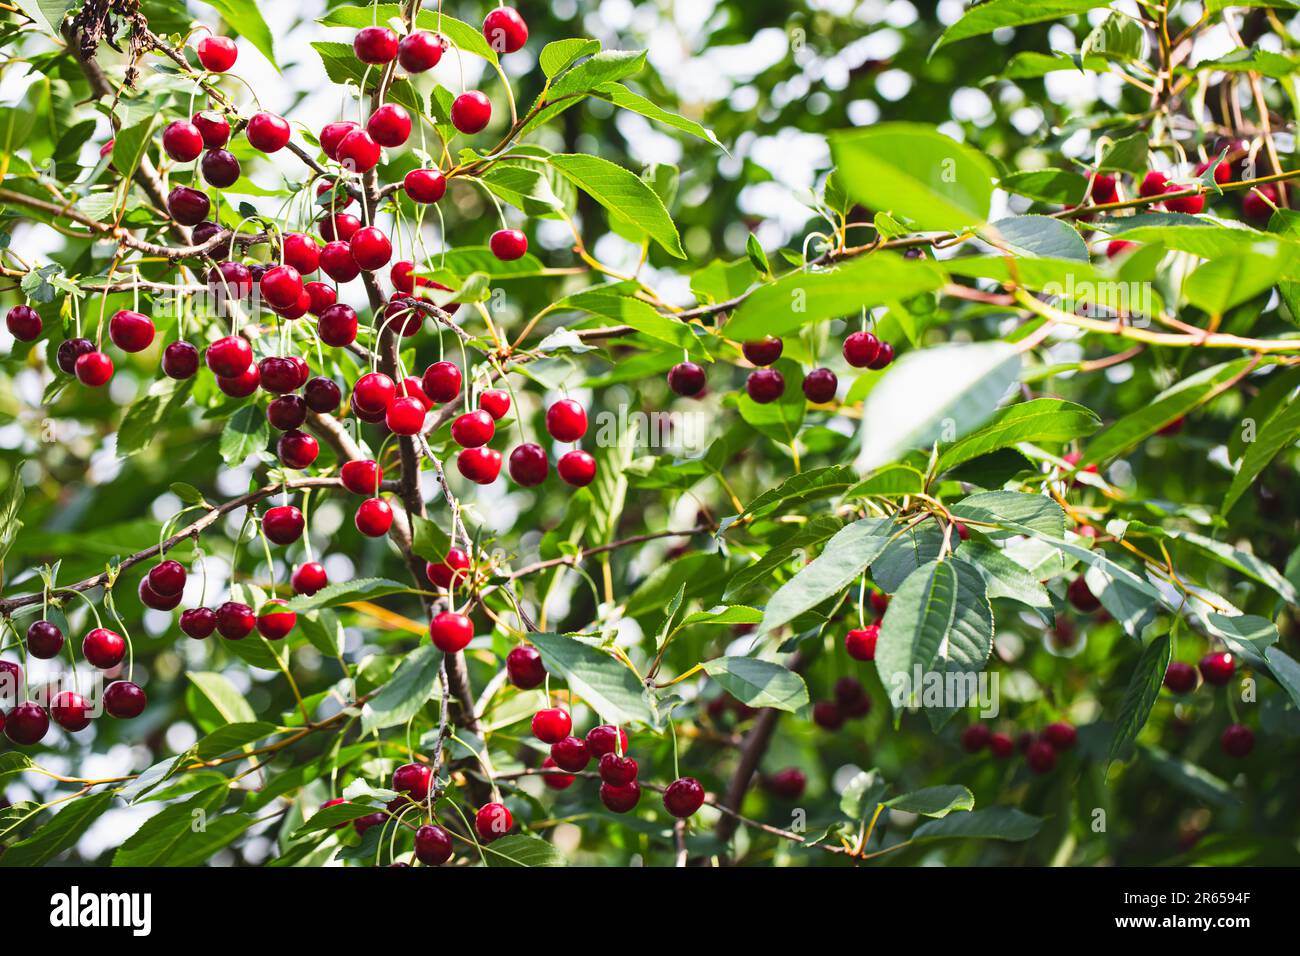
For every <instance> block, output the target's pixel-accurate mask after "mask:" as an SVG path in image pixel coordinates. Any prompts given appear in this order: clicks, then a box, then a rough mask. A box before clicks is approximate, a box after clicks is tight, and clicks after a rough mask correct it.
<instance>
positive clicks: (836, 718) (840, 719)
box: [812, 700, 844, 730]
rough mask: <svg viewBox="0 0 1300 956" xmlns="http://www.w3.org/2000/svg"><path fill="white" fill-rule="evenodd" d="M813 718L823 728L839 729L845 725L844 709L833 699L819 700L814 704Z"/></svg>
mask: <svg viewBox="0 0 1300 956" xmlns="http://www.w3.org/2000/svg"><path fill="white" fill-rule="evenodd" d="M812 718H813V723H815V724H816V725H817V726H818V727H820V728H822V730H839V729H840V728H841V727H843V726H844V711H842V710H840V705H839V704H837V703H835V701H833V700H819V701H818V702H817V703H815V704H813V710H812Z"/></svg>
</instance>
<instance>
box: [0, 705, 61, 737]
mask: <svg viewBox="0 0 1300 956" xmlns="http://www.w3.org/2000/svg"><path fill="white" fill-rule="evenodd" d="M0 726H3V727H4V730H5V736H6V737H8V738H9V739H10V740H11V741H13V742H14V743H16V744H18V745H19V746H21V747H30V746H31V745H32V744H38V743H40V742H41V740H42V739H43V738H44V737H45V735H46V734H47V733H49V730H50V715H49V714H47V713H46V712H45V708H44V707H42V706H41V705H40V704H36V703H33V702H32V701H30V700H29V701H27V702H25V703H22V704H19V705H18V706H17V707H15V708H14V709H13V710H11V711H9V714H8V716H7V717H6V718H5V720H4V722H3V724H0Z"/></svg>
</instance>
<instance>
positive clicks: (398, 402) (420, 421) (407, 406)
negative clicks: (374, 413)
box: [384, 395, 428, 435]
mask: <svg viewBox="0 0 1300 956" xmlns="http://www.w3.org/2000/svg"><path fill="white" fill-rule="evenodd" d="M427 411H428V409H426V408H425V407H424V403H423V402H421V401H420V400H419V399H418V398H415V397H414V396H407V395H399V396H397V397H396V398H394V399H393V400H392V401H391V402H390V403H389V405H388V411H387V412H385V414H384V420H385V422H386V423H387V424H388V429H389V431H391V432H393V434H395V435H415V434H418V433H419V432H420V431H421V430H422V429H423V428H424V416H425V414H426V413H427Z"/></svg>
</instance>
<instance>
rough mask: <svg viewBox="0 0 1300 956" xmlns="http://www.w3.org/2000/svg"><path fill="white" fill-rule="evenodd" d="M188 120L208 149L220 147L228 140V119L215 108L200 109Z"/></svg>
mask: <svg viewBox="0 0 1300 956" xmlns="http://www.w3.org/2000/svg"><path fill="white" fill-rule="evenodd" d="M190 122H191V123H193V124H194V128H195V129H197V130H198V131H199V135H200V136H202V137H203V145H204V146H206V147H208V149H220V148H221V147H222V146H225V145H226V143H227V142H229V141H230V121H229V120H227V119H226V118H225V116H223V115H222V114H220V113H218V112H216V111H215V110H201V111H200V112H198V113H195V114H194V115H193V116H192V117H190Z"/></svg>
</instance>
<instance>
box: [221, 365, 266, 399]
mask: <svg viewBox="0 0 1300 956" xmlns="http://www.w3.org/2000/svg"><path fill="white" fill-rule="evenodd" d="M260 381H261V372H260V371H259V370H258V367H257V366H256V365H250V366H249V367H248V368H246V369H244V371H242V372H240V373H239V374H238V375H234V376H231V377H229V378H227V377H225V376H223V375H218V376H217V388H219V389H221V390H222V391H223V392H225V393H226V394H227V395H229V396H231V397H232V398H247V397H248V396H249V395H252V394H253V393H254V392H256V391H257V386H258V383H259V382H260Z"/></svg>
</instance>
